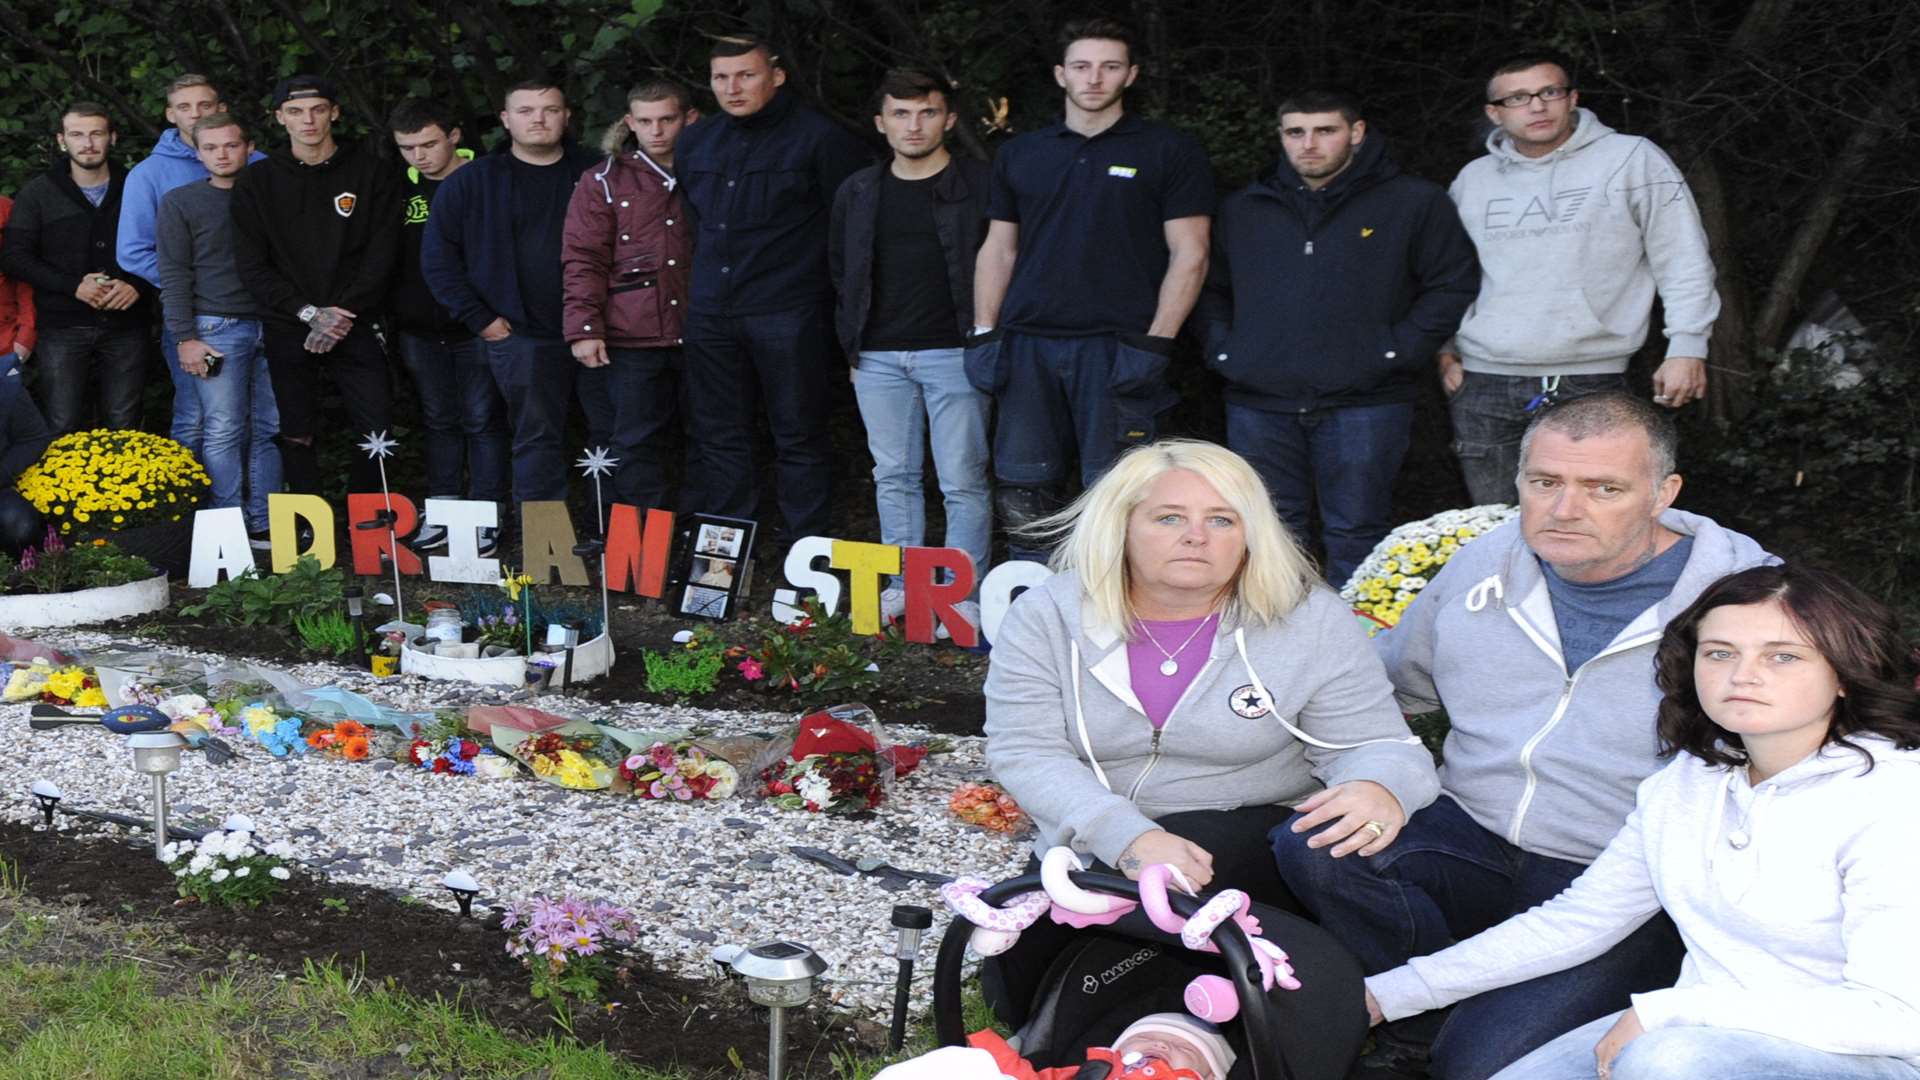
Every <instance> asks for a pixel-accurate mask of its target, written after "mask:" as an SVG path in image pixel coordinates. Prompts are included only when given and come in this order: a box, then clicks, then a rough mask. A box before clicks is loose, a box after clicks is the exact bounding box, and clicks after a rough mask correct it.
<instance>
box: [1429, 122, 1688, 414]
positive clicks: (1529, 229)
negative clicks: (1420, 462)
mask: <svg viewBox="0 0 1920 1080" xmlns="http://www.w3.org/2000/svg"><path fill="white" fill-rule="evenodd" d="M1577 112H1578V120H1577V121H1576V124H1575V127H1574V129H1573V135H1572V137H1571V138H1569V139H1568V140H1567V141H1566V142H1565V143H1564V144H1562V145H1561V146H1559V147H1557V148H1555V149H1554V150H1553V152H1552V153H1549V154H1546V155H1543V156H1541V157H1537V158H1530V157H1527V156H1525V155H1524V154H1521V153H1520V152H1519V151H1517V150H1515V149H1514V148H1513V146H1512V144H1511V142H1510V141H1509V140H1508V138H1507V133H1506V132H1505V131H1502V130H1501V129H1499V128H1495V129H1494V130H1493V134H1491V135H1489V136H1487V153H1486V156H1484V157H1480V158H1476V159H1474V160H1473V161H1471V162H1469V163H1468V164H1467V167H1466V168H1464V169H1461V170H1460V175H1459V176H1457V177H1455V178H1454V181H1453V186H1452V187H1451V188H1449V189H1448V191H1447V194H1448V195H1450V196H1452V198H1453V201H1454V204H1455V205H1456V206H1458V207H1459V208H1460V220H1461V222H1462V223H1463V224H1465V225H1466V227H1467V234H1468V235H1469V236H1471V237H1473V244H1474V247H1475V248H1477V249H1478V250H1479V253H1480V295H1479V297H1478V298H1476V299H1475V300H1474V302H1473V306H1472V307H1470V308H1468V309H1467V314H1466V317H1465V318H1464V319H1463V320H1462V321H1461V323H1460V329H1459V331H1457V332H1456V333H1455V335H1454V340H1453V351H1454V352H1456V353H1458V354H1459V355H1460V358H1461V361H1462V362H1463V363H1464V364H1465V365H1466V368H1467V370H1468V371H1477V372H1480V373H1482V374H1488V375H1527V376H1532V375H1608V374H1616V373H1619V372H1622V371H1625V370H1627V361H1628V360H1629V359H1630V358H1631V357H1632V356H1633V354H1634V352H1635V351H1636V350H1638V349H1639V348H1640V346H1641V344H1642V343H1644V342H1645V341H1646V340H1647V330H1648V326H1649V324H1650V322H1651V319H1652V307H1653V297H1654V292H1655V290H1656V289H1657V290H1658V291H1659V294H1660V300H1661V303H1662V305H1663V307H1664V310H1665V311H1666V320H1667V326H1666V335H1667V352H1666V355H1668V356H1700V357H1704V356H1706V355H1707V337H1708V335H1710V334H1711V333H1712V332H1713V320H1714V319H1715V318H1716V317H1717V316H1718V315H1719V313H1720V294H1719V293H1718V292H1716V291H1715V290H1714V287H1713V258H1712V256H1711V255H1710V254H1709V252H1708V249H1707V233H1706V230H1705V229H1704V228H1702V227H1701V225H1700V210H1699V207H1697V206H1695V205H1694V201H1693V193H1692V192H1691V191H1690V190H1688V188H1687V182H1686V178H1685V177H1683V176H1681V174H1680V170H1679V168H1678V167H1677V166H1675V165H1674V163H1673V159H1671V158H1669V157H1667V155H1666V154H1665V153H1663V152H1662V151H1661V149H1660V148H1659V147H1658V146H1655V145H1654V144H1653V143H1651V142H1649V141H1647V140H1646V139H1643V138H1641V137H1639V136H1638V135H1623V134H1621V133H1620V132H1617V131H1615V130H1613V129H1612V128H1610V127H1608V126H1607V125H1605V124H1603V123H1601V122H1600V118H1599V117H1597V116H1595V115H1594V114H1593V113H1591V112H1589V111H1587V110H1586V109H1580V110H1577Z"/></svg>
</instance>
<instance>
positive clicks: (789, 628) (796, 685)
mask: <svg viewBox="0 0 1920 1080" xmlns="http://www.w3.org/2000/svg"><path fill="white" fill-rule="evenodd" d="M801 607H802V610H804V611H805V612H806V617H805V618H803V619H801V620H800V621H799V622H796V623H789V624H787V625H784V626H779V625H776V626H774V627H772V628H771V629H769V630H768V631H767V632H766V634H765V635H763V636H762V637H761V639H760V647H759V648H757V649H751V650H748V649H738V650H728V655H729V657H734V656H739V657H740V659H739V660H738V662H737V663H735V664H734V667H735V669H737V670H738V671H739V672H740V674H741V676H742V677H743V678H745V679H746V680H747V681H748V682H755V683H759V685H760V686H761V688H762V689H764V690H767V691H769V692H773V693H780V692H791V693H797V694H803V695H814V694H827V693H835V692H839V691H843V690H857V689H859V688H861V687H865V686H870V685H872V684H873V682H874V681H875V678H874V673H873V672H872V671H869V670H867V665H868V664H869V663H871V660H870V659H869V658H868V656H867V647H868V645H869V644H875V643H876V642H875V641H874V639H870V638H865V637H862V636H860V635H858V634H855V633H854V632H853V619H852V617H850V616H849V615H847V614H846V613H844V612H843V613H840V614H836V615H828V614H827V613H826V610H825V609H824V608H822V607H821V606H820V601H819V600H817V599H814V598H812V597H809V598H808V599H807V600H806V601H805V602H804V603H803V604H802V605H801Z"/></svg>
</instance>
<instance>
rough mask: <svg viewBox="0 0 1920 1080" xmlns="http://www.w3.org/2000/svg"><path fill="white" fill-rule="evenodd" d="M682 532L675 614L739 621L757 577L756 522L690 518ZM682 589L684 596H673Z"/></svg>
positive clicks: (674, 586) (674, 583) (700, 516)
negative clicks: (754, 568)
mask: <svg viewBox="0 0 1920 1080" xmlns="http://www.w3.org/2000/svg"><path fill="white" fill-rule="evenodd" d="M682 520H683V524H682V525H681V529H680V556H679V558H678V559H677V560H676V565H675V569H676V571H677V572H676V573H675V575H674V576H673V577H672V578H671V580H670V591H669V592H668V594H667V595H668V596H669V597H672V598H673V609H674V610H675V611H677V612H679V613H680V614H682V615H690V616H692V617H694V618H698V619H714V620H716V621H718V620H725V619H731V618H733V615H734V612H735V611H736V610H738V608H739V606H740V601H741V600H742V599H743V598H744V597H745V596H746V592H747V585H748V577H749V575H750V574H751V573H752V570H751V563H750V562H749V560H748V558H747V556H748V554H749V553H750V552H751V551H752V550H753V536H754V530H755V528H756V527H757V526H756V525H755V523H754V522H752V521H748V520H746V519H744V518H728V517H718V516H715V515H712V514H689V515H687V516H686V517H685V518H684V519H682ZM674 589H677V590H678V592H674V591H672V590H674Z"/></svg>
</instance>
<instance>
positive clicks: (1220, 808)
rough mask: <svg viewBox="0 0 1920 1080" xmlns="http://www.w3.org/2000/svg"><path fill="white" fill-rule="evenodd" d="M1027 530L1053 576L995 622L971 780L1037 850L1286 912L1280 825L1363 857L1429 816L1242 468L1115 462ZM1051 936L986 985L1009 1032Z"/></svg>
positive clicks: (1002, 960) (1345, 629) (1423, 780)
mask: <svg viewBox="0 0 1920 1080" xmlns="http://www.w3.org/2000/svg"><path fill="white" fill-rule="evenodd" d="M1040 528H1041V529H1042V530H1045V531H1046V534H1047V535H1048V536H1050V537H1051V538H1053V539H1055V540H1057V541H1058V543H1057V546H1056V547H1055V550H1054V554H1053V560H1052V567H1053V569H1054V570H1056V571H1057V573H1055V574H1054V575H1053V576H1052V577H1050V578H1048V579H1047V580H1046V581H1044V582H1042V583H1041V584H1040V585H1038V586H1036V587H1034V588H1032V589H1029V590H1028V591H1027V592H1026V593H1025V594H1024V595H1022V596H1021V597H1020V599H1019V600H1018V601H1016V602H1015V603H1014V605H1013V607H1012V609H1011V610H1010V611H1008V613H1007V617H1006V620H1005V622H1004V623H1002V625H1001V629H1000V633H999V635H998V636H997V637H996V639H995V641H994V648H993V667H992V670H991V671H990V672H989V673H988V676H987V684H986V698H987V721H986V731H987V764H988V765H989V766H990V767H991V768H992V769H993V772H994V775H995V776H996V777H997V778H998V779H999V781H1000V782H1001V783H1002V784H1003V785H1005V786H1006V788H1007V790H1008V792H1009V793H1011V794H1012V795H1013V797H1014V798H1015V799H1016V800H1018V801H1019V803H1020V805H1021V806H1022V807H1023V808H1025V809H1026V810H1027V812H1028V813H1029V814H1031V815H1032V816H1033V820H1034V823H1035V825H1036V826H1038V828H1039V833H1040V836H1039V839H1038V841H1037V843H1036V845H1035V847H1036V849H1037V850H1045V849H1046V848H1050V847H1055V846H1065V847H1069V848H1072V849H1073V850H1074V851H1076V852H1079V853H1081V854H1082V855H1083V856H1085V857H1086V858H1087V860H1089V861H1093V862H1097V863H1099V864H1104V865H1105V866H1108V867H1114V868H1116V869H1118V870H1120V871H1121V872H1122V873H1125V874H1126V875H1127V876H1129V877H1137V876H1138V875H1139V872H1140V870H1141V868H1142V867H1145V866H1148V865H1151V864H1154V863H1167V864H1171V865H1172V866H1174V867H1175V868H1176V869H1178V870H1179V871H1180V872H1181V873H1183V874H1185V875H1186V877H1187V878H1188V879H1189V880H1190V881H1191V882H1192V883H1193V884H1194V885H1195V886H1196V887H1198V888H1200V889H1203V890H1205V889H1220V888H1228V887H1231V888H1238V889H1243V890H1245V891H1246V892H1248V893H1249V894H1250V895H1252V896H1253V898H1254V899H1255V900H1257V901H1259V902H1262V903H1266V904H1271V905H1274V906H1277V907H1283V908H1286V909H1288V910H1294V911H1297V910H1299V908H1298V905H1297V904H1296V903H1295V901H1294V900H1293V897H1292V894H1291V893H1289V892H1288V891H1287V889H1286V887H1285V886H1284V885H1282V884H1281V883H1280V878H1279V875H1278V873H1277V871H1276V869H1275V866H1274V862H1273V857H1272V855H1271V853H1270V850H1269V848H1268V839H1267V834H1268V832H1269V831H1270V830H1272V829H1273V828H1274V827H1275V826H1277V825H1279V824H1280V823H1281V822H1283V821H1285V820H1287V818H1288V817H1289V816H1291V815H1292V813H1293V812H1294V810H1296V809H1299V810H1305V811H1307V812H1308V813H1309V814H1310V816H1311V817H1312V818H1313V819H1314V821H1313V824H1314V826H1315V827H1319V826H1321V825H1323V824H1324V825H1325V828H1324V830H1323V831H1322V838H1323V839H1324V841H1325V843H1326V844H1327V845H1329V846H1330V851H1331V852H1332V853H1333V854H1334V855H1336V856H1345V855H1348V854H1353V853H1358V854H1361V855H1371V854H1374V853H1376V852H1379V851H1383V850H1385V849H1386V848H1387V847H1388V846H1389V845H1390V844H1392V843H1393V840H1394V838H1395V837H1396V836H1398V835H1399V832H1400V827H1401V826H1402V825H1403V824H1405V822H1406V820H1407V815H1409V814H1411V813H1413V812H1414V811H1415V810H1419V809H1421V808H1422V807H1424V806H1426V805H1427V804H1428V803H1431V802H1432V801H1433V799H1434V797H1435V795H1436V794H1437V793H1438V792H1439V778H1438V776H1437V775H1436V773H1435V771H1434V765H1433V758H1432V756H1431V755H1429V754H1428V752H1427V750H1426V748H1425V747H1424V746H1422V745H1421V743H1420V740H1419V739H1418V738H1416V737H1415V736H1413V735H1412V734H1411V733H1410V732H1409V731H1408V730H1407V725H1406V721H1405V719H1404V718H1403V717H1402V716H1401V714H1400V710H1399V708H1398V707H1397V706H1396V705H1395V704H1394V701H1393V688H1392V686H1391V685H1390V684H1389V683H1388V681H1387V676H1386V670H1385V668H1384V667H1383V666H1382V665H1381V662H1380V660H1379V659H1378V658H1377V657H1376V656H1375V655H1374V653H1373V650H1371V649H1369V648H1368V647H1367V641H1366V635H1365V633H1364V632H1363V631H1362V630H1361V629H1360V627H1359V624H1358V622H1357V621H1356V620H1355V619H1354V617H1353V614H1352V612H1351V611H1349V610H1348V608H1347V607H1346V605H1344V604H1342V603H1341V602H1340V600H1339V598H1338V597H1336V596H1335V595H1334V594H1333V592H1332V591H1331V590H1330V589H1328V588H1327V587H1326V586H1325V585H1324V584H1323V583H1321V582H1320V580H1319V577H1318V575H1316V574H1315V573H1314V572H1313V567H1312V564H1311V563H1310V562H1309V561H1308V560H1307V558H1306V556H1305V555H1303V554H1302V553H1301V551H1300V549H1299V548H1298V546H1297V545H1295V543H1294V541H1293V539H1292V538H1291V537H1290V536H1289V535H1288V533H1287V530H1286V527H1285V526H1284V525H1282V524H1281V523H1280V519H1279V517H1278V516H1277V515H1276V514H1275V513H1274V510H1273V504H1272V502H1271V501H1270V500H1269V499H1268V497H1267V493H1266V489H1265V488H1264V487H1263V486H1262V485H1261V483H1260V478H1259V476H1258V475H1257V474H1256V473H1255V472H1254V471H1253V467H1252V466H1251V465H1249V464H1248V463H1247V462H1246V460H1245V459H1244V458H1242V457H1240V456H1239V455H1238V454H1235V453H1233V452H1232V451H1231V450H1227V449H1225V448H1223V447H1220V446H1215V445H1213V444H1212V443H1205V442H1195V441H1190V440H1179V439H1169V440H1164V441H1161V442H1157V443H1154V444H1152V445H1150V446H1145V447H1140V448H1137V449H1134V450H1131V451H1128V452H1127V453H1126V454H1124V455H1122V456H1121V457H1120V458H1119V460H1117V461H1116V462H1115V463H1114V465H1113V467H1112V468H1111V469H1109V470H1108V471H1107V473H1106V474H1105V475H1104V476H1102V477H1101V478H1100V480H1099V481H1098V482H1097V483H1095V484H1094V485H1093V486H1092V487H1090V488H1088V489H1087V491H1086V493H1085V494H1083V495H1082V496H1081V497H1080V498H1079V500H1077V501H1076V502H1075V503H1074V504H1073V505H1072V506H1070V507H1068V508H1067V509H1066V510H1064V511H1062V512H1061V513H1060V514H1058V515H1056V516H1054V517H1052V518H1049V519H1046V520H1045V521H1043V522H1041V523H1040ZM1051 929H1053V928H1052V927H1047V928H1046V929H1044V930H1043V928H1042V927H1039V926H1036V927H1034V928H1033V929H1032V930H1029V931H1028V932H1027V933H1026V934H1025V935H1023V936H1022V937H1021V939H1020V944H1019V946H1018V947H1017V948H1016V949H1015V950H1013V951H1012V952H1010V953H1007V954H1005V955H1003V956H1001V957H995V958H993V960H994V962H993V963H992V964H990V965H989V966H988V970H989V974H988V975H987V978H986V983H987V986H988V987H989V988H990V990H992V991H993V992H992V993H991V994H990V1000H993V999H997V1000H995V1004H996V1006H1004V1007H1003V1008H1002V1015H1003V1018H1005V1019H1007V1020H1008V1021H1009V1022H1011V1023H1014V1024H1018V1023H1019V1022H1020V1018H1021V1017H1022V1016H1023V1015H1024V1009H1025V1004H1026V1002H1027V1001H1028V1000H1029V997H1030V991H1031V989H1032V986H1033V984H1034V983H1035V982H1037V980H1038V978H1039V975H1040V974H1041V973H1042V972H1044V970H1045V967H1046V964H1047V962H1048V961H1049V960H1050V959H1051V952H1052V950H1056V949H1057V948H1058V947H1060V946H1061V945H1062V944H1064V942H1062V941H1059V940H1057V939H1056V936H1055V935H1051V934H1049V933H1047V930H1051ZM996 980H1000V982H998V983H996ZM1002 986H1004V992H1002V990H1001V989H1000V987H1002Z"/></svg>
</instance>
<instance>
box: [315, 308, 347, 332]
mask: <svg viewBox="0 0 1920 1080" xmlns="http://www.w3.org/2000/svg"><path fill="white" fill-rule="evenodd" d="M310 325H311V326H312V327H313V330H314V332H315V333H319V334H325V335H326V336H328V337H330V338H334V339H335V340H338V339H340V338H343V337H346V336H347V334H348V333H350V332H351V331H352V330H353V320H352V319H349V318H348V317H347V316H345V315H344V314H342V313H341V312H340V310H339V309H338V308H330V307H328V308H321V309H320V310H319V312H318V313H316V314H315V315H314V317H313V322H312V323H311V324H310Z"/></svg>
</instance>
